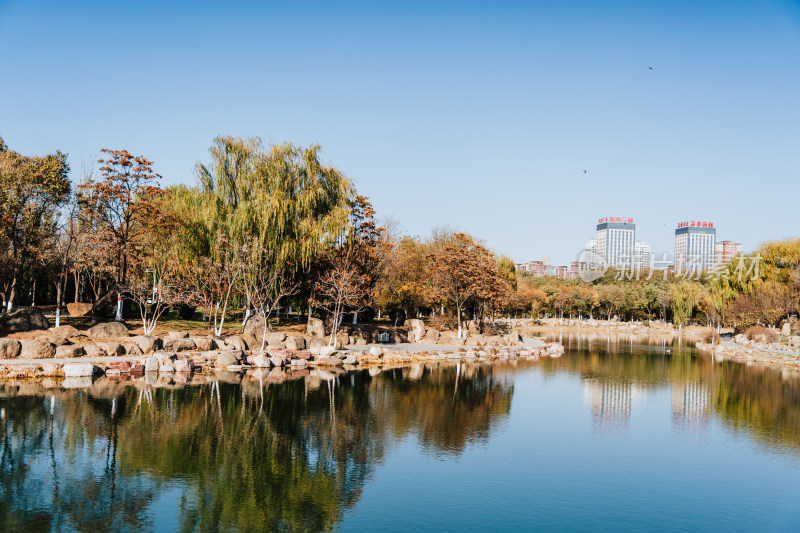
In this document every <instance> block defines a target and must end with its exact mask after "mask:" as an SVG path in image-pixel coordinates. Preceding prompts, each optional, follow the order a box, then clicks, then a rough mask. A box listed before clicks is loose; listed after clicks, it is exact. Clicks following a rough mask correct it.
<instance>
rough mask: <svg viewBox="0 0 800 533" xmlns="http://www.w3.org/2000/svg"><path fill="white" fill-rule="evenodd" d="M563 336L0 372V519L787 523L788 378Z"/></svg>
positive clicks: (423, 526) (452, 527)
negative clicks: (327, 360)
mask: <svg viewBox="0 0 800 533" xmlns="http://www.w3.org/2000/svg"><path fill="white" fill-rule="evenodd" d="M562 341H563V342H564V344H565V346H567V350H566V353H565V355H564V356H563V357H561V358H558V359H542V360H540V361H523V360H516V361H497V362H494V363H492V364H485V363H474V364H473V363H466V364H465V363H458V364H456V363H437V364H430V365H412V366H410V367H406V368H399V369H391V370H384V371H377V370H372V371H369V370H356V371H353V372H349V373H341V374H338V375H337V374H335V373H332V372H329V371H314V370H312V371H311V373H309V374H308V375H305V373H297V374H295V375H294V376H288V375H287V376H286V377H285V381H284V380H282V379H281V380H276V379H274V377H273V379H268V378H266V377H264V376H263V375H255V376H253V375H250V376H242V375H238V374H231V373H220V374H218V375H217V376H216V377H213V376H212V377H206V376H196V377H195V378H194V379H193V380H192V381H191V382H189V383H175V382H168V381H166V380H161V381H159V380H156V379H152V378H148V379H139V380H133V381H121V382H116V381H112V380H111V379H109V378H103V379H100V380H97V381H95V382H94V383H93V384H92V385H91V386H90V387H84V388H74V389H62V388H57V387H53V388H48V387H49V386H51V385H52V384H47V383H45V385H44V386H43V385H33V384H28V385H15V384H0V530H2V531H9V532H10V531H25V532H36V531H114V532H117V531H220V530H223V531H415V530H416V531H521V530H559V531H583V530H587V529H591V530H601V531H603V530H605V531H621V530H627V531H632V530H636V531H640V530H645V529H649V530H670V531H721V530H722V531H733V530H737V531H752V530H765V531H800V378H798V376H797V374H796V373H795V372H793V371H789V370H786V369H784V370H776V369H770V368H762V367H745V366H742V365H738V364H734V363H730V362H724V363H719V362H716V363H712V362H711V360H710V359H708V358H707V357H704V356H701V355H698V354H697V352H695V351H694V349H693V348H690V347H687V346H685V345H683V344H682V342H681V341H680V340H671V341H670V342H669V343H664V342H661V343H658V342H653V343H652V344H648V343H646V342H642V341H640V340H637V341H636V342H634V340H633V339H631V340H630V341H624V342H622V341H619V339H615V342H611V341H610V340H609V339H606V340H603V339H596V338H594V339H593V338H590V337H587V336H585V335H577V334H575V335H571V336H564V337H562ZM289 378H291V379H289Z"/></svg>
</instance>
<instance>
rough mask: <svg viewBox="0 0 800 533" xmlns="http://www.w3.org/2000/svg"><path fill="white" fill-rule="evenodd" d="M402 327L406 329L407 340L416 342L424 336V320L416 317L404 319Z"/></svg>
mask: <svg viewBox="0 0 800 533" xmlns="http://www.w3.org/2000/svg"><path fill="white" fill-rule="evenodd" d="M403 327H404V328H405V330H406V331H408V340H409V342H417V341H418V340H420V339H422V338H423V337H424V336H425V322H423V321H422V320H420V319H418V318H410V319H408V320H406V321H405V322H404V323H403Z"/></svg>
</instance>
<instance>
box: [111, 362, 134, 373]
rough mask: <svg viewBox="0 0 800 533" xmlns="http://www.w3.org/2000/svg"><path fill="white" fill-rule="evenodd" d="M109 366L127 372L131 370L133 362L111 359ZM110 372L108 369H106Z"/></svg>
mask: <svg viewBox="0 0 800 533" xmlns="http://www.w3.org/2000/svg"><path fill="white" fill-rule="evenodd" d="M108 368H109V369H111V370H117V371H118V372H120V373H121V374H127V373H128V372H130V371H131V364H130V363H129V362H128V361H111V362H110V363H108ZM106 373H108V371H106Z"/></svg>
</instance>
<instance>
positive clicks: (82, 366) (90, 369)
mask: <svg viewBox="0 0 800 533" xmlns="http://www.w3.org/2000/svg"><path fill="white" fill-rule="evenodd" d="M61 371H62V372H64V377H65V378H83V377H92V376H94V375H95V373H100V372H101V370H100V369H99V368H98V367H96V366H94V365H93V364H91V363H67V364H66V365H64V366H63V367H61Z"/></svg>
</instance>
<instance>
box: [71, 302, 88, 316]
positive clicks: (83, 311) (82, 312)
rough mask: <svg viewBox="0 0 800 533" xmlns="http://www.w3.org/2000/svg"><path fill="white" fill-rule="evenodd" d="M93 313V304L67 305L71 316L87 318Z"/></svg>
mask: <svg viewBox="0 0 800 533" xmlns="http://www.w3.org/2000/svg"><path fill="white" fill-rule="evenodd" d="M91 311H92V304H84V303H71V304H67V312H68V313H69V316H86V315H88V314H89V313H90V312H91Z"/></svg>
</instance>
